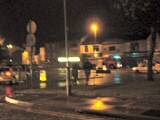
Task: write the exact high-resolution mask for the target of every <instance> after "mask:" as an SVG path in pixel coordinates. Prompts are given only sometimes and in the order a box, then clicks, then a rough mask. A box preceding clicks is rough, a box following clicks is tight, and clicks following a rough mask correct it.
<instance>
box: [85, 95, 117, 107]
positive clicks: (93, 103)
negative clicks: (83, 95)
mask: <svg viewBox="0 0 160 120" xmlns="http://www.w3.org/2000/svg"><path fill="white" fill-rule="evenodd" d="M111 102H115V99H114V98H109V97H105V98H100V97H98V98H94V99H90V100H87V101H86V103H87V105H86V108H87V109H91V110H111V109H113V108H114V105H111V104H108V103H111Z"/></svg>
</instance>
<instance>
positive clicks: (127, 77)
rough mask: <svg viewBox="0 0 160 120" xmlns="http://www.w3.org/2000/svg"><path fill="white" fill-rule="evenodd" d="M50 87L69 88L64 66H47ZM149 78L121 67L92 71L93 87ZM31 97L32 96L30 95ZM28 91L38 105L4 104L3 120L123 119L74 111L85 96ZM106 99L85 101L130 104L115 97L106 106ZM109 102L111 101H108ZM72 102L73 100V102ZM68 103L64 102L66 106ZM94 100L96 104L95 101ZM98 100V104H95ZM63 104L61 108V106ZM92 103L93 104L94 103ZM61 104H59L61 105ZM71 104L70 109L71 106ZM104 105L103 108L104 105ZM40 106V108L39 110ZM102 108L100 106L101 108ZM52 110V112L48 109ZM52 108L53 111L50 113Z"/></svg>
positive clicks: (82, 83) (81, 80) (82, 78)
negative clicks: (32, 92)
mask: <svg viewBox="0 0 160 120" xmlns="http://www.w3.org/2000/svg"><path fill="white" fill-rule="evenodd" d="M46 72H47V85H46V86H47V88H56V87H65V70H64V69H55V68H48V69H47V71H46ZM35 73H36V76H34V78H37V79H34V82H35V86H37V87H40V85H39V79H38V75H39V72H38V71H35ZM155 77H157V78H158V77H159V75H155ZM144 79H146V74H137V73H133V72H132V71H130V70H125V69H117V70H112V71H111V73H107V74H96V73H95V71H92V73H91V76H90V80H89V86H92V85H94V86H106V85H108V86H110V85H115V86H118V85H122V84H124V83H125V84H127V83H130V81H134V80H144ZM78 85H79V86H85V76H84V73H83V71H79V80H78ZM28 96H29V97H28ZM28 96H27V94H24V97H25V98H26V100H29V101H31V102H34V103H35V104H36V105H37V106H36V107H35V108H36V109H35V108H34V107H33V108H18V107H15V106H11V105H8V104H7V105H6V104H2V105H1V106H0V107H1V108H2V109H1V110H0V119H1V120H15V119H17V120H26V119H31V120H37V119H39V120H43V119H46V120H51V119H54V120H76V119H77V120H79V119H80V120H88V119H89V120H90V119H91V120H104V119H105V120H122V119H120V118H110V117H102V116H95V115H89V114H79V113H75V111H73V109H72V107H70V106H71V105H72V106H73V107H74V110H75V106H76V104H78V103H77V102H78V100H80V99H81V97H80V98H78V97H75V98H74V97H73V99H70V100H68V99H67V98H64V96H63V97H60V96H55V95H54V94H53V95H49V96H45V95H44V96H43V94H33V95H32V94H31V95H29V94H28ZM100 100H102V101H103V102H104V103H110V102H109V101H108V100H110V99H108V98H103V99H100V98H98V100H97V98H96V99H95V100H94V99H93V98H91V99H88V98H87V99H86V100H85V101H84V100H83V103H85V104H84V105H85V107H86V103H87V107H89V108H90V109H92V108H94V109H95V108H96V106H97V104H98V106H99V105H103V107H105V109H111V108H112V107H113V103H114V104H116V105H119V103H120V105H122V103H124V104H126V102H125V101H124V102H121V101H119V100H118V102H116V100H115V101H114V100H113V99H111V105H107V106H104V104H102V103H101V101H100ZM106 101H107V102H106ZM69 102H71V103H70V104H69ZM62 103H63V104H65V106H64V105H62ZM91 103H93V105H92V104H91ZM94 103H96V104H94ZM60 105H61V107H60ZM90 105H91V106H90ZM57 106H58V107H57ZM68 107H69V109H68ZM103 107H102V106H101V107H100V108H103ZM39 108H40V109H39ZM98 109H99V107H98ZM47 111H48V112H47ZM50 111H52V112H50Z"/></svg>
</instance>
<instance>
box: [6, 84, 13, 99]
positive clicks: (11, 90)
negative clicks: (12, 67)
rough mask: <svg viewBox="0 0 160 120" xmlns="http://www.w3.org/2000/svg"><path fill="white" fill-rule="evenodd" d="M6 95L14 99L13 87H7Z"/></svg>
mask: <svg viewBox="0 0 160 120" xmlns="http://www.w3.org/2000/svg"><path fill="white" fill-rule="evenodd" d="M5 94H6V96H8V97H13V87H12V86H11V85H6V86H5Z"/></svg>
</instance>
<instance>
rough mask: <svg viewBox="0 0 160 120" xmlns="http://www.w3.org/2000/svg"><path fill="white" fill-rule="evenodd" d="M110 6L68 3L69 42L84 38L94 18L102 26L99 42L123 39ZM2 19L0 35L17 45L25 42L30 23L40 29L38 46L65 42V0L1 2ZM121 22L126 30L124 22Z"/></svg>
mask: <svg viewBox="0 0 160 120" xmlns="http://www.w3.org/2000/svg"><path fill="white" fill-rule="evenodd" d="M110 4H111V2H110V1H109V0H68V1H67V14H68V26H69V40H71V41H72V40H75V39H80V38H81V37H83V36H85V35H86V34H87V30H86V25H87V21H88V20H89V19H91V18H99V19H100V21H101V23H102V25H103V28H102V29H103V30H102V31H101V34H100V35H99V39H101V40H104V39H106V38H107V36H109V34H110V33H115V35H120V34H121V33H120V31H119V30H120V29H115V28H116V27H114V23H113V22H112V20H113V18H114V17H113V15H112V14H113V12H114V11H113V10H111V8H110ZM0 16H1V19H0V34H1V35H3V36H4V37H5V38H6V39H7V40H9V41H12V42H13V43H14V44H17V45H22V44H23V43H24V42H25V37H26V35H27V32H26V24H27V22H28V21H29V19H32V20H34V21H35V22H36V23H37V25H38V30H37V33H36V37H37V43H38V44H43V43H44V42H48V41H53V42H54V41H63V40H64V24H63V23H64V18H63V0H0ZM115 19H117V18H115ZM120 22H121V28H123V25H124V24H125V22H123V21H120Z"/></svg>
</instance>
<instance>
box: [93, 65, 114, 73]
mask: <svg viewBox="0 0 160 120" xmlns="http://www.w3.org/2000/svg"><path fill="white" fill-rule="evenodd" d="M110 72H111V71H110V69H109V68H108V67H107V66H106V65H101V66H96V73H110Z"/></svg>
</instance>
